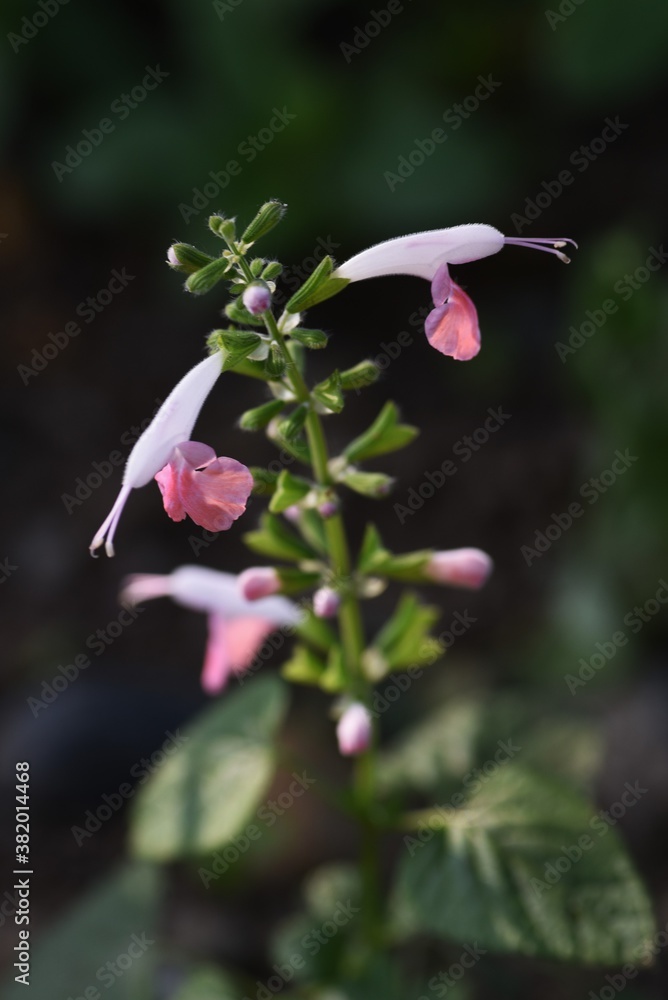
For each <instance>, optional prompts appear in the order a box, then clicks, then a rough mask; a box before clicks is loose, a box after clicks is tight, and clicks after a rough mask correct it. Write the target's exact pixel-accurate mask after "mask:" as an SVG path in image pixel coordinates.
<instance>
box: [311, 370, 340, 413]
mask: <svg viewBox="0 0 668 1000" xmlns="http://www.w3.org/2000/svg"><path fill="white" fill-rule="evenodd" d="M313 396H314V397H315V398H316V399H317V401H318V402H319V403H320V404H321V405H322V406H324V407H325V409H326V410H329V411H330V413H340V412H341V410H342V409H343V403H344V400H343V392H342V391H341V376H340V374H339V373H338V372H332V374H331V375H330V376H329V378H326V379H325V380H324V382H320V383H319V384H318V385H316V386H314V387H313Z"/></svg>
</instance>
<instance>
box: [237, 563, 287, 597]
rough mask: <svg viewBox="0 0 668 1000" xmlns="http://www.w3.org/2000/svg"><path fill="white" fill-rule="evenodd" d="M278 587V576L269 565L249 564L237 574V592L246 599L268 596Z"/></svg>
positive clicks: (274, 592)
mask: <svg viewBox="0 0 668 1000" xmlns="http://www.w3.org/2000/svg"><path fill="white" fill-rule="evenodd" d="M280 589H281V580H280V577H279V575H278V573H277V572H276V570H275V569H272V567H271V566H251V567H249V568H248V569H245V570H244V571H243V573H240V574H239V592H240V593H241V594H242V595H243V597H245V598H246V600H247V601H257V600H259V599H260V598H262V597H269V596H270V595H271V594H276V593H278V591H279V590H280Z"/></svg>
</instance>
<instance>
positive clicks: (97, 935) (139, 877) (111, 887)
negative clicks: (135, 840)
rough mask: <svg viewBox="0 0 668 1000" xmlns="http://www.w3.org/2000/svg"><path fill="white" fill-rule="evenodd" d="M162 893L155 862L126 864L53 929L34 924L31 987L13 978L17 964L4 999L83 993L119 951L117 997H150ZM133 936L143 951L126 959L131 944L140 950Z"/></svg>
mask: <svg viewBox="0 0 668 1000" xmlns="http://www.w3.org/2000/svg"><path fill="white" fill-rule="evenodd" d="M161 895H162V873H161V872H160V870H159V869H157V868H156V867H155V866H153V865H144V864H124V865H123V866H122V867H121V868H119V869H118V870H116V871H114V872H113V873H112V874H111V875H110V876H108V877H107V878H105V879H104V880H103V881H101V882H99V883H98V884H97V885H94V886H93V887H92V888H91V889H89V890H87V891H86V893H85V894H84V895H82V896H81V897H80V898H79V899H77V900H76V902H75V903H74V905H73V906H71V908H70V909H69V910H68V911H67V912H65V913H63V914H59V915H58V919H57V920H56V921H53V922H52V924H51V928H50V929H47V930H46V931H40V930H39V929H37V930H33V928H32V925H31V926H30V928H29V929H30V951H31V963H30V965H31V968H30V982H29V985H28V988H27V989H26V986H25V985H24V984H23V983H21V982H16V981H15V980H14V976H15V975H17V974H18V973H17V970H16V969H13V970H12V972H11V974H10V976H8V977H7V980H6V981H5V983H4V984H3V986H4V989H3V990H2V996H3V997H4V998H5V1000H20V998H24V997H26V996H28V997H30V1000H53V998H54V996H56V995H57V996H59V997H67V996H71V997H81V996H83V995H84V993H85V991H86V990H88V989H89V987H90V986H91V985H93V984H95V983H96V982H98V983H99V982H101V980H99V979H97V978H96V974H97V972H98V970H99V969H100V968H101V967H104V966H105V965H106V963H107V962H115V961H116V959H117V957H118V956H120V955H123V956H125V958H124V959H123V968H124V972H123V976H122V977H119V978H115V979H114V982H113V986H114V998H117V1000H135V998H136V997H137V996H151V995H152V993H153V977H154V972H155V965H156V961H157V957H158V956H157V948H156V947H155V942H156V937H157V934H156V929H157V924H158V919H159V908H160V904H161ZM15 934H17V932H16V931H15ZM132 935H135V936H136V937H137V938H139V941H140V947H144V951H143V953H142V952H141V951H140V952H139V954H138V957H137V958H136V959H135V960H134V961H132V962H131V964H127V960H128V958H129V955H128V946H130V947H131V948H132V951H133V952H134V953H135V954H137V943H136V941H135V940H134V939H133V937H132ZM142 935H144V937H143V938H142ZM16 942H18V936H16V938H15V942H14V943H16ZM147 942H148V944H147ZM14 955H16V953H14ZM12 961H18V958H17V957H14V958H13V959H12ZM89 995H90V994H89ZM98 995H99V994H98Z"/></svg>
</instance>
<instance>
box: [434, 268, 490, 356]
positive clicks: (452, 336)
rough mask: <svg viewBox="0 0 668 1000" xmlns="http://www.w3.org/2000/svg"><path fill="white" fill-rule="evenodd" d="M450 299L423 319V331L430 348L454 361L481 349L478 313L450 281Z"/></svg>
mask: <svg viewBox="0 0 668 1000" xmlns="http://www.w3.org/2000/svg"><path fill="white" fill-rule="evenodd" d="M448 295H449V298H448V300H447V301H446V302H444V303H443V304H442V305H437V306H436V308H435V309H432V311H431V312H430V313H429V315H428V316H427V318H426V320H425V324H424V331H425V333H426V335H427V340H428V341H429V343H430V344H431V346H432V347H434V348H436V350H437V351H440V353H441V354H446V355H448V356H449V357H451V358H454V359H455V361H470V360H471V358H474V357H475V356H476V354H478V352H479V351H480V327H479V325H478V313H477V312H476V308H475V306H474V305H473V302H472V301H471V299H470V298H469V297H468V295H467V294H466V292H464V291H463V290H462V289H461V288H460V287H459V285H456V284H455V283H454V281H452V282H450V289H449V292H448Z"/></svg>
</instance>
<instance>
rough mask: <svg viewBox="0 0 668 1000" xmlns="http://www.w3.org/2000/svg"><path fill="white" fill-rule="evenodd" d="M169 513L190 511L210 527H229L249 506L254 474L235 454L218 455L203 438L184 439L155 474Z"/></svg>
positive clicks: (176, 516) (176, 514) (175, 517)
mask: <svg viewBox="0 0 668 1000" xmlns="http://www.w3.org/2000/svg"><path fill="white" fill-rule="evenodd" d="M155 480H156V482H157V484H158V486H159V487H160V492H161V493H162V499H163V503H164V507H165V510H166V511H167V514H168V515H169V516H170V517H171V519H172V520H173V521H183V519H184V518H185V516H186V514H187V515H189V517H190V518H191V519H192V520H193V521H194V522H195V524H199V525H200V527H202V528H205V529H206V530H207V531H226V530H227V529H228V528H230V527H231V526H232V524H233V522H234V521H236V520H237V518H238V517H241V515H242V514H243V513H244V511H245V510H246V503H247V502H248V497H249V496H250V494H251V490H252V489H253V477H252V475H251V473H250V472H249V470H248V469H247V468H246V466H245V465H242V464H241V462H237V461H236V460H235V459H234V458H218V457H217V456H216V453H215V451H214V450H213V448H210V447H209V446H208V445H206V444H201V443H200V442H199V441H183V442H182V443H181V444H179V445H177V446H176V448H175V449H174V452H173V455H172V458H171V460H170V461H169V463H168V464H167V465H166V466H165V467H164V469H161V470H160V472H158V473H157V474H156V476H155Z"/></svg>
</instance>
